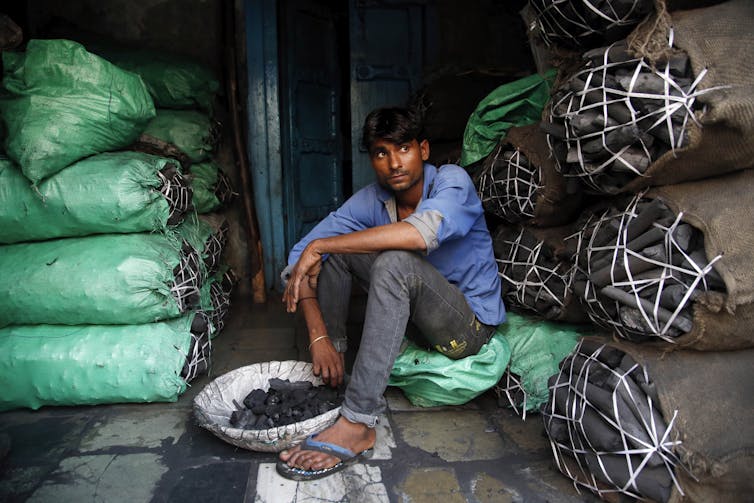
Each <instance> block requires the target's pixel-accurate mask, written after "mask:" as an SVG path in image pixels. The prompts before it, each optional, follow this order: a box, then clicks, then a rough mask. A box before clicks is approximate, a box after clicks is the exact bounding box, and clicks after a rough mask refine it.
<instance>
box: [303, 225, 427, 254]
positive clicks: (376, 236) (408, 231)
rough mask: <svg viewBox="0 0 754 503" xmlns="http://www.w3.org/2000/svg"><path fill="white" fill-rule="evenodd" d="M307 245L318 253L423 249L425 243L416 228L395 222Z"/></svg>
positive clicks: (425, 247)
mask: <svg viewBox="0 0 754 503" xmlns="http://www.w3.org/2000/svg"><path fill="white" fill-rule="evenodd" d="M309 246H311V247H312V248H313V250H314V251H317V252H318V253H320V254H326V253H339V254H343V253H374V252H381V251H385V250H409V251H425V250H426V249H427V244H426V243H425V241H424V238H423V237H422V235H421V234H420V233H419V231H418V230H416V228H415V227H414V226H413V225H411V224H408V223H406V222H396V223H393V224H388V225H381V226H378V227H372V228H369V229H364V230H362V231H357V232H351V233H348V234H342V235H340V236H332V237H328V238H320V239H315V240H314V241H312V242H311V243H309Z"/></svg>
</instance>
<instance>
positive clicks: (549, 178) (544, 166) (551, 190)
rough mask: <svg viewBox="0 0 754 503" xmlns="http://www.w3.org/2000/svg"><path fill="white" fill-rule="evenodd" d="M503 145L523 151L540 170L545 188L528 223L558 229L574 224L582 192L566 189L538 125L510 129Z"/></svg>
mask: <svg viewBox="0 0 754 503" xmlns="http://www.w3.org/2000/svg"><path fill="white" fill-rule="evenodd" d="M503 142H504V143H506V144H509V145H511V146H513V147H514V148H516V149H518V150H519V151H521V153H522V154H524V155H525V156H526V158H527V159H528V160H529V163H530V164H531V165H532V166H538V167H539V169H540V176H541V183H542V186H541V187H540V189H539V190H538V194H537V202H536V204H535V206H534V217H533V218H532V219H531V220H530V221H529V222H528V224H529V225H533V226H537V227H555V226H558V225H563V224H567V223H569V222H572V221H573V219H574V218H575V217H576V214H577V213H578V211H579V210H580V209H581V202H582V199H583V198H582V192H581V191H580V190H579V191H577V192H575V193H569V192H572V191H569V190H567V186H568V183H567V180H566V178H565V177H564V176H563V175H562V174H560V173H559V172H558V171H557V169H556V166H555V160H554V159H553V157H552V155H551V154H550V147H549V145H548V144H547V135H546V134H545V132H544V131H542V130H541V129H540V127H539V124H532V125H530V126H522V127H515V128H511V129H509V130H508V134H507V135H506V136H505V139H504V140H503Z"/></svg>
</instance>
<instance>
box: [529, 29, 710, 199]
mask: <svg viewBox="0 0 754 503" xmlns="http://www.w3.org/2000/svg"><path fill="white" fill-rule="evenodd" d="M583 57H584V59H585V60H586V64H585V68H584V69H582V70H580V71H578V72H577V73H576V74H575V75H573V76H572V77H571V78H570V79H568V80H567V81H565V83H564V84H562V85H560V86H559V87H558V88H557V89H556V90H555V92H554V93H553V97H552V101H551V108H550V112H549V122H548V121H547V120H545V121H543V122H542V127H543V129H545V130H546V131H547V140H548V143H549V144H550V148H551V150H552V152H553V155H554V157H555V159H556V162H557V166H558V170H559V171H560V172H561V173H563V174H564V175H565V176H573V177H577V178H579V179H580V180H581V181H582V182H584V183H585V185H586V186H587V187H588V188H589V189H590V190H592V191H594V192H596V193H599V194H615V193H618V192H620V191H621V190H622V189H623V188H624V187H625V186H626V185H627V184H629V183H630V182H631V181H633V180H634V179H636V178H637V177H641V176H643V175H644V173H645V172H646V171H647V169H648V168H649V166H650V164H651V163H652V162H654V161H655V160H657V159H658V158H659V157H660V156H662V155H663V154H665V153H666V152H668V151H670V150H673V151H674V150H675V149H677V148H679V147H683V146H684V145H685V144H686V143H687V134H686V127H687V125H688V124H689V123H690V121H692V120H694V107H695V100H696V97H697V96H698V95H699V94H700V93H701V91H698V90H697V87H698V85H699V82H700V81H701V80H702V79H703V77H704V74H705V73H704V72H701V73H700V75H699V76H697V78H696V79H694V78H693V76H692V72H691V67H690V64H689V58H688V56H687V55H686V54H683V53H678V54H677V55H675V56H672V57H670V58H668V61H666V62H663V63H657V64H656V65H651V64H650V63H649V62H647V61H645V60H644V59H643V58H635V57H633V56H631V55H630V54H629V52H628V49H627V46H626V42H625V41H622V42H620V43H616V44H613V45H611V46H610V47H604V48H600V49H594V50H591V51H588V52H586V53H584V55H583Z"/></svg>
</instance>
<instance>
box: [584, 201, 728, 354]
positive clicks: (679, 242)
mask: <svg viewBox="0 0 754 503" xmlns="http://www.w3.org/2000/svg"><path fill="white" fill-rule="evenodd" d="M681 218H682V215H681V214H676V213H674V212H672V211H671V210H670V209H668V207H667V206H666V204H665V203H664V202H663V201H662V200H660V199H647V198H643V197H642V196H641V195H638V196H636V197H634V198H633V199H632V200H631V201H629V203H628V204H627V205H626V206H624V207H621V208H616V207H612V208H610V209H608V210H606V211H605V212H603V213H602V214H601V215H599V216H597V217H595V218H594V219H593V220H592V221H590V222H589V223H588V224H587V226H586V228H585V231H584V232H585V234H584V238H583V239H582V248H581V250H580V251H579V258H578V263H579V266H580V271H581V272H580V273H578V274H577V279H576V281H575V284H574V287H575V289H576V290H577V291H578V292H579V294H580V296H581V298H582V300H583V301H584V303H585V305H586V309H587V312H588V314H589V316H590V318H591V319H592V320H593V321H594V322H595V323H597V324H598V325H601V326H603V327H606V328H611V329H613V330H614V331H615V332H616V333H617V334H618V335H620V336H621V337H624V338H626V339H629V340H637V341H638V340H644V339H648V338H660V339H663V340H665V341H670V342H672V341H673V340H674V339H675V338H676V337H678V336H680V335H683V334H686V333H688V332H691V331H692V329H693V320H692V318H693V316H692V313H691V307H692V305H693V303H694V300H695V299H697V298H698V297H699V296H700V295H702V294H703V293H705V292H709V291H717V292H720V293H721V294H724V292H725V283H724V282H723V280H722V278H721V277H720V275H719V273H717V271H716V270H715V269H714V267H713V266H714V264H715V263H716V262H717V261H718V260H720V258H721V256H720V255H718V256H715V257H713V258H712V259H711V260H708V259H707V257H706V253H705V248H704V235H703V234H702V232H700V231H699V230H698V229H696V228H694V227H693V226H691V225H689V224H688V223H684V222H682V220H681ZM587 236H588V237H587Z"/></svg>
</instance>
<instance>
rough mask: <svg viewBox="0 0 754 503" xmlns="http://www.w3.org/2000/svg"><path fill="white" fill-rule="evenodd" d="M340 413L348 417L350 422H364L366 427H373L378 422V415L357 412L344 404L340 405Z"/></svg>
mask: <svg viewBox="0 0 754 503" xmlns="http://www.w3.org/2000/svg"><path fill="white" fill-rule="evenodd" d="M340 415H341V416H343V417H344V418H346V419H348V420H349V421H351V422H352V423H361V424H365V425H366V426H367V427H368V428H374V427H375V426H377V423H378V422H379V417H378V416H373V415H371V414H360V413H358V412H354V411H352V410H351V409H349V408H348V407H347V406H345V405H341V406H340Z"/></svg>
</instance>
